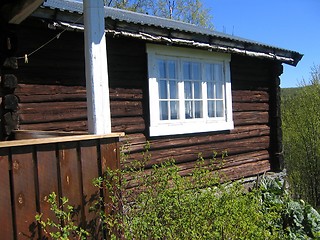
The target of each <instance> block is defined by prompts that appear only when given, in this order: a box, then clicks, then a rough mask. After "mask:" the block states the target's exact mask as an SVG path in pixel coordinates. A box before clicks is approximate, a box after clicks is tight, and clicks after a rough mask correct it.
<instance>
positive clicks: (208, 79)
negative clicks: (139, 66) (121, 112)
mask: <svg viewBox="0 0 320 240" xmlns="http://www.w3.org/2000/svg"><path fill="white" fill-rule="evenodd" d="M147 53H148V72H149V100H150V135H151V136H162V135H173V134H186V133H197V132H209V131H221V130H229V129H233V120H232V99H231V82H230V55H229V54H219V53H213V52H209V51H204V50H195V49H186V48H178V47H171V46H161V45H153V44H148V45H147Z"/></svg>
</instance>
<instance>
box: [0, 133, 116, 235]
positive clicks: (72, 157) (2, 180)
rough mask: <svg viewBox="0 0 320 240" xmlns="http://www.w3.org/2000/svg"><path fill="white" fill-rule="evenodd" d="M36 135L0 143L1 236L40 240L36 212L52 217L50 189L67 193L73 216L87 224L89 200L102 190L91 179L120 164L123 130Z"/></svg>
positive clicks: (89, 217) (58, 192) (84, 225)
mask: <svg viewBox="0 0 320 240" xmlns="http://www.w3.org/2000/svg"><path fill="white" fill-rule="evenodd" d="M24 134H25V135H30V134H29V133H24ZM22 135H23V134H22ZM31 135H32V134H31ZM40 135H42V137H45V138H38V139H26V140H14V141H7V142H1V143H0V239H6V240H10V239H42V237H44V236H45V234H44V232H43V230H41V229H40V227H39V225H38V224H37V223H36V221H35V215H36V214H37V213H43V218H44V219H47V218H51V219H54V216H53V213H52V211H50V206H49V204H48V203H47V201H46V200H47V197H48V195H49V194H50V193H51V192H55V193H56V194H57V196H58V197H61V196H65V197H67V198H68V199H69V203H68V204H70V205H73V206H75V207H76V209H77V212H78V214H77V215H76V216H75V219H74V220H75V221H76V222H77V223H78V224H80V225H81V226H82V227H84V228H88V227H89V225H90V222H91V221H93V220H94V218H95V214H94V213H91V212H90V211H89V205H90V202H91V201H93V199H95V198H96V197H97V196H99V195H101V194H102V193H101V192H100V191H99V190H98V189H97V188H96V187H94V186H93V184H92V180H93V179H94V178H96V177H98V176H100V175H101V174H102V173H103V172H104V171H105V169H106V168H107V167H109V168H111V169H116V168H119V165H120V162H119V137H120V136H121V135H122V134H117V133H114V134H108V135H72V136H61V135H60V136H58V137H50V134H49V135H47V133H42V134H40ZM58 135H59V134H58ZM62 135H63V134H62ZM19 136H20V135H19ZM103 197H104V198H105V201H108V199H107V197H106V196H103Z"/></svg>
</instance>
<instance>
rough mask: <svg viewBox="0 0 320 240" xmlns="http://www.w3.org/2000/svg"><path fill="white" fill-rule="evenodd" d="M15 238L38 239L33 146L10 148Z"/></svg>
mask: <svg viewBox="0 0 320 240" xmlns="http://www.w3.org/2000/svg"><path fill="white" fill-rule="evenodd" d="M12 169H13V189H14V193H13V194H14V199H15V200H14V205H15V206H14V207H15V214H16V217H15V220H16V223H15V224H16V230H17V239H38V230H37V225H36V223H35V215H36V213H37V208H36V200H35V197H36V189H35V175H34V174H35V173H34V159H33V147H32V146H28V147H16V148H12Z"/></svg>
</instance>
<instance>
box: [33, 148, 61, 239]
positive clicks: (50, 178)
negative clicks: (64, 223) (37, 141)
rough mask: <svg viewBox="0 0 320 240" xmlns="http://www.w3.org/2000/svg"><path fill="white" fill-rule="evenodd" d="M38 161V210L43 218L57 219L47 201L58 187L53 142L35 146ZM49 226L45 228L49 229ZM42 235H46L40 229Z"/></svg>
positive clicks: (57, 191)
mask: <svg viewBox="0 0 320 240" xmlns="http://www.w3.org/2000/svg"><path fill="white" fill-rule="evenodd" d="M37 161H38V181H39V202H40V212H41V213H42V214H43V216H42V218H43V219H44V220H46V219H48V218H49V219H51V220H53V221H56V222H57V221H58V220H57V219H56V217H55V214H54V213H53V212H52V211H51V210H50V204H49V203H48V202H47V200H48V196H49V194H50V193H52V192H55V193H56V194H57V195H58V193H59V187H58V168H57V167H58V165H57V164H58V163H57V158H56V150H55V144H46V145H38V146H37ZM50 229H51V228H50V227H49V228H48V229H47V230H49V231H50ZM41 235H42V236H47V237H48V235H46V234H45V233H44V231H43V230H42V231H41Z"/></svg>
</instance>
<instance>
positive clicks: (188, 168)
mask: <svg viewBox="0 0 320 240" xmlns="http://www.w3.org/2000/svg"><path fill="white" fill-rule="evenodd" d="M268 162H269V153H268V151H266V150H265V151H259V152H252V153H246V154H240V155H235V156H231V157H227V159H225V160H224V161H223V164H220V163H219V162H218V161H217V162H216V163H213V165H211V163H210V161H209V160H205V161H204V165H203V167H210V169H212V170H214V171H218V172H220V174H221V177H222V178H224V179H225V180H233V179H237V178H234V174H235V173H237V174H241V172H238V171H239V170H243V169H242V167H241V166H243V165H246V166H251V168H252V165H253V164H258V165H264V168H263V169H258V171H259V172H257V171H256V170H257V169H255V171H254V173H253V174H250V173H249V175H256V174H260V173H263V172H266V171H268V170H270V169H268V170H267V168H268V167H269V166H270V164H268ZM195 164H196V162H186V163H180V164H176V166H177V167H178V172H179V174H180V175H181V176H190V174H192V173H193V171H194V167H195ZM151 171H152V169H150V168H148V169H146V170H145V173H146V174H150V173H151ZM228 174H229V175H228ZM242 176H243V175H241V176H240V177H242ZM238 179H239V178H238ZM127 180H128V182H129V183H128V188H132V187H137V182H136V181H134V180H132V178H130V177H129V176H128V177H127Z"/></svg>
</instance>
